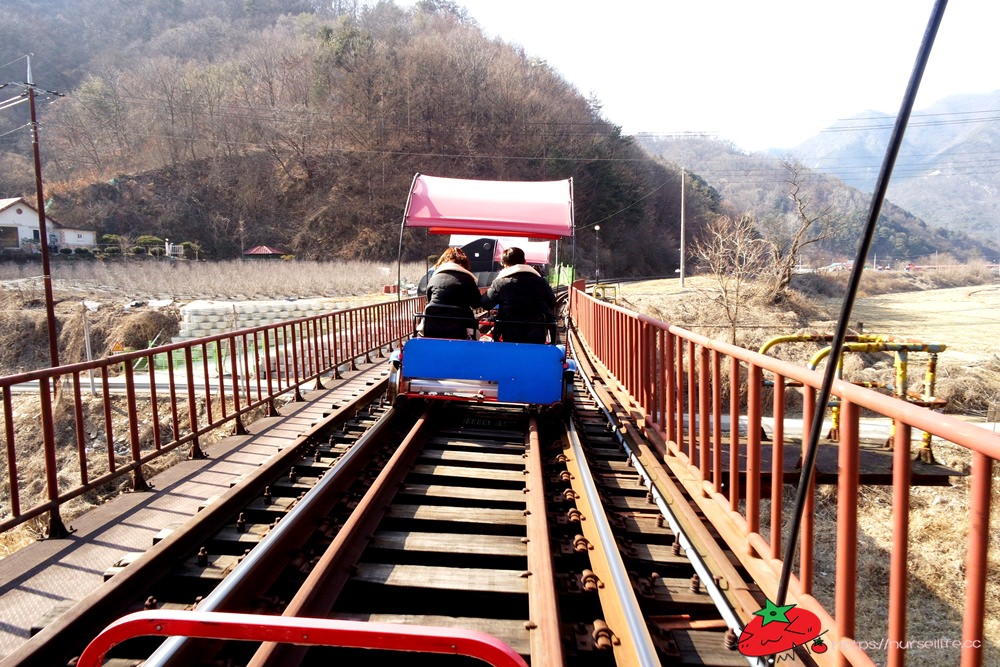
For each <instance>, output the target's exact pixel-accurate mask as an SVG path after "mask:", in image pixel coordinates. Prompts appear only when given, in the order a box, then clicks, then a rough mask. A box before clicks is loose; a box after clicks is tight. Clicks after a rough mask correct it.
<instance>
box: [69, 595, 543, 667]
mask: <svg viewBox="0 0 1000 667" xmlns="http://www.w3.org/2000/svg"><path fill="white" fill-rule="evenodd" d="M142 636H155V637H174V636H182V637H200V638H206V639H229V640H236V641H254V642H278V643H287V644H301V645H308V646H341V647H348V648H367V649H380V650H383V651H411V652H420V653H436V654H442V655H463V656H469V657H472V658H478V659H479V660H482V661H483V662H485V663H486V664H488V665H495V666H496V667H528V663H526V662H525V661H524V659H523V658H521V656H520V655H518V654H517V652H516V651H515V650H514V649H512V648H511V647H509V646H507V645H506V644H504V643H503V642H502V641H500V640H499V639H497V638H496V637H493V636H492V635H488V634H486V633H484V632H477V631H475V630H465V629H463V628H441V627H435V626H427V625H404V624H391V623H369V622H362V621H340V620H331V619H326V618H302V617H298V618H293V617H287V616H263V615H258V614H229V613H223V612H204V611H170V610H165V609H160V610H157V611H144V612H136V613H134V614H130V615H128V616H125V617H123V618H120V619H118V620H117V621H115V622H114V623H112V624H111V625H110V626H108V627H107V628H105V629H104V630H103V631H102V632H101V634H99V635H98V636H97V637H96V638H94V640H93V641H91V643H90V644H89V645H88V646H87V648H86V649H85V650H84V652H83V654H82V655H81V656H80V659H79V661H78V662H77V664H78V665H79V666H80V667H98V666H99V665H101V664H102V663H103V660H104V657H105V655H107V653H108V651H109V650H111V649H112V648H113V647H114V646H115V645H116V644H120V643H121V642H123V641H125V640H126V639H132V638H133V637H142Z"/></svg>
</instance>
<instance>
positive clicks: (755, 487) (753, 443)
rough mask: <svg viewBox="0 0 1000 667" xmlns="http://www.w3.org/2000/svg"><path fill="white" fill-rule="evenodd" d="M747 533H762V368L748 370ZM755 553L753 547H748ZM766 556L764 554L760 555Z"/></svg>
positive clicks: (752, 365)
mask: <svg viewBox="0 0 1000 667" xmlns="http://www.w3.org/2000/svg"><path fill="white" fill-rule="evenodd" d="M747 370H748V372H747V505H746V507H747V511H746V518H747V531H748V532H749V533H750V534H751V535H752V534H754V533H759V532H760V475H761V472H762V470H761V466H760V460H761V459H760V418H761V411H762V405H761V403H762V401H761V385H762V384H763V382H762V381H763V378H762V377H761V369H760V366H758V365H756V364H751V365H750V368H749V369H747ZM748 548H749V549H750V550H751V554H752V553H753V549H754V548H753V547H752V546H749V545H748ZM760 555H761V556H764V554H760Z"/></svg>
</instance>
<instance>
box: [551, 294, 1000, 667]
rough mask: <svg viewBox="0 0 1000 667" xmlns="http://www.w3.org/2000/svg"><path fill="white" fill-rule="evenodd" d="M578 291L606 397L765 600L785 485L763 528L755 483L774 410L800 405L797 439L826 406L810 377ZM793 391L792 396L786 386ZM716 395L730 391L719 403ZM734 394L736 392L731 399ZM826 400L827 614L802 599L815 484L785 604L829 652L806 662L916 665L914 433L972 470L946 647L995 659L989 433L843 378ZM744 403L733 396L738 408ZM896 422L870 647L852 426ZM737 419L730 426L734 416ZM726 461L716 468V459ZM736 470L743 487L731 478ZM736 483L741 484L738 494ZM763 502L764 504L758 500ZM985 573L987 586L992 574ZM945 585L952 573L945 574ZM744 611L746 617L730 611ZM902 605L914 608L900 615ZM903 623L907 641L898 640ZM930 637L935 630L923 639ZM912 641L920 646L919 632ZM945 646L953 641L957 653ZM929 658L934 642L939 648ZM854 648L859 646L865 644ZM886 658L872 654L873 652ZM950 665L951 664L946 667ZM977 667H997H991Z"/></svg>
mask: <svg viewBox="0 0 1000 667" xmlns="http://www.w3.org/2000/svg"><path fill="white" fill-rule="evenodd" d="M582 289H583V287H582V283H579V284H577V285H576V286H575V289H571V290H570V315H571V320H572V322H573V324H574V326H575V327H576V330H577V332H578V333H579V334H580V336H581V338H582V339H583V341H584V344H585V345H586V346H587V347H588V348H589V349H590V351H591V352H593V353H594V354H595V355H596V356H597V358H598V359H599V360H600V361H601V363H602V364H603V365H604V367H605V369H606V370H607V372H608V373H609V374H610V376H611V377H612V378H614V381H615V382H617V384H618V387H617V393H618V394H619V395H620V396H622V397H624V398H625V400H626V401H627V403H628V404H629V405H630V409H631V411H632V414H633V415H634V416H635V417H636V419H637V420H638V422H639V424H640V425H641V427H642V428H643V430H644V432H645V434H646V436H647V437H649V438H650V440H651V442H653V443H654V444H655V445H656V448H657V449H658V454H659V455H660V456H661V457H662V458H663V460H664V461H665V462H666V463H667V464H668V466H669V467H670V469H671V470H672V471H674V473H675V474H677V475H678V477H679V479H681V480H682V481H683V482H684V484H685V487H686V488H687V489H688V491H689V492H691V494H692V496H693V497H694V498H695V499H696V502H697V503H698V504H699V506H700V508H701V510H702V511H703V512H704V514H705V515H706V516H707V517H708V518H709V520H710V521H711V522H712V524H713V526H714V527H715V528H716V530H717V531H718V532H719V534H720V535H721V536H722V537H723V538H724V539H725V540H726V541H727V543H728V544H729V546H730V548H732V549H733V551H734V552H736V553H737V554H738V555H739V557H740V559H741V561H742V563H743V565H744V566H745V567H746V569H747V571H748V572H749V574H750V575H751V576H752V577H753V578H754V580H755V581H756V583H757V584H759V585H760V587H761V590H762V591H763V592H764V594H765V595H767V596H768V598H769V599H771V600H774V599H775V597H776V593H777V588H778V578H779V573H780V571H781V567H782V552H783V547H782V532H781V526H782V512H781V508H782V505H783V502H784V500H785V499H784V497H783V493H784V486H783V485H782V484H771V485H770V487H771V494H770V498H769V500H770V503H769V505H770V507H769V509H770V522H769V525H765V526H762V525H761V522H762V514H763V513H762V502H761V501H762V497H761V495H762V489H763V488H764V487H765V482H766V481H768V479H767V478H768V477H770V479H781V476H782V473H783V470H782V467H783V453H782V451H781V450H782V447H783V441H784V436H785V434H784V428H785V417H786V410H788V411H789V416H791V409H790V406H793V405H796V404H797V403H791V401H792V400H793V399H794V400H795V401H796V402H801V403H800V404H801V417H802V421H803V427H802V433H804V434H806V433H808V432H809V429H810V424H811V423H812V420H814V419H822V418H823V412H825V411H824V410H819V409H818V408H817V405H816V396H817V391H818V389H819V387H820V386H821V383H822V374H821V373H819V372H816V371H810V370H808V369H806V368H805V367H799V366H795V365H793V364H789V363H787V362H783V361H780V360H777V359H774V358H771V357H766V356H762V355H760V354H757V353H756V352H752V351H749V350H746V349H743V348H740V347H737V346H734V345H729V344H727V343H724V342H721V341H718V340H712V339H709V338H706V337H703V336H700V335H697V334H694V333H691V332H689V331H685V330H683V329H680V328H678V327H675V326H671V325H668V324H665V323H663V322H660V321H657V320H655V319H653V318H651V317H647V316H644V315H640V314H637V313H635V312H632V311H629V310H626V309H623V308H620V307H618V306H615V305H613V304H610V303H607V302H604V301H601V300H599V299H595V298H593V297H592V296H590V295H588V294H586V293H585V292H584V291H582ZM765 372H766V373H767V375H768V379H771V378H773V381H774V389H773V392H772V394H773V400H772V401H771V403H772V405H771V408H770V411H771V415H772V417H773V424H774V426H773V428H774V433H773V436H772V438H771V443H772V444H771V445H770V446H771V447H772V448H774V451H773V452H772V457H771V458H772V461H773V462H776V464H775V465H774V466H773V469H772V470H770V471H768V470H764V469H763V468H762V465H761V462H762V459H761V451H762V443H761V433H762V420H763V418H764V413H765V408H766V406H765V392H764V390H763V384H764V383H763V381H762V380H763V376H764V374H765ZM730 378H740V380H739V382H738V386H740V388H741V391H736V392H729V391H726V389H728V387H729V379H730ZM793 384H801V389H800V391H789V390H786V389H788V386H789V385H793ZM726 394H728V395H726ZM741 394H742V396H741ZM833 395H834V396H836V397H838V398H839V399H840V401H841V419H842V421H841V425H840V429H839V442H838V445H839V446H838V456H839V464H838V468H839V473H838V479H837V482H836V494H837V510H836V522H837V539H836V571H835V600H834V609H833V611H832V612H828V611H826V610H825V609H824V608H823V606H822V605H821V603H820V602H819V601H818V600H817V599H816V598H815V597H814V596H813V594H812V593H813V586H814V582H815V576H816V572H815V569H814V563H815V559H814V555H815V549H816V546H815V537H814V529H815V527H816V520H817V519H816V513H815V479H814V482H813V484H812V485H811V486H812V488H811V489H810V490H809V491H810V492H809V494H808V496H807V498H808V502H807V505H806V510H805V515H804V518H803V524H802V530H801V534H800V544H799V547H798V553H799V558H798V563H797V568H794V569H793V576H792V579H791V587H790V590H789V596H788V602H793V603H796V604H798V605H799V606H801V607H802V608H805V609H808V610H810V611H813V612H814V613H816V614H817V615H818V616H819V618H820V620H821V622H822V624H823V627H824V628H826V629H828V630H829V631H830V633H829V635H828V636H826V637H824V639H826V640H827V642H826V644H827V646H828V647H829V650H828V651H827V652H826V653H824V654H823V655H818V654H814V655H813V658H814V659H816V660H817V661H819V662H821V663H823V664H836V665H874V664H876V663H875V662H874V661H873V659H872V657H871V656H869V655H868V653H869V652H870V653H872V655H873V656H875V657H878V658H879V661H880V663H881V659H882V655H884V656H885V658H886V659H887V661H888V662H887V663H882V664H888V665H893V666H899V665H903V664H904V661H905V659H906V656H907V652H908V648H909V649H910V650H909V654H910V658H911V662H912V663H913V664H921V656H920V655H919V651H914V650H912V649H914V648H915V647H916V645H915V642H914V641H909V640H908V638H910V637H914V636H917V635H915V634H914V632H915V631H919V628H920V620H922V619H919V618H918V622H917V624H916V625H915V626H912V627H911V626H908V624H907V620H908V619H907V602H908V595H907V587H908V584H909V581H908V570H909V563H908V559H909V558H911V557H913V556H912V554H910V553H909V543H910V542H909V527H910V523H909V522H910V484H911V433H912V432H913V431H914V430H915V429H919V430H922V431H925V432H928V433H931V434H932V435H933V436H935V437H937V438H940V439H942V440H946V441H949V442H952V443H955V444H956V445H959V446H961V447H964V448H965V449H967V450H968V451H969V452H970V455H971V459H972V463H971V468H970V473H969V474H970V477H969V480H968V481H969V485H968V487H969V488H968V494H969V497H968V501H969V507H970V512H969V516H956V517H955V531H954V539H955V540H961V539H965V540H966V553H967V556H966V560H965V564H964V581H960V582H956V584H957V585H961V586H964V591H965V603H964V611H963V613H962V619H963V628H962V638H961V640H958V639H956V638H950V639H949V638H944V639H941V638H938V637H935V640H940V641H945V640H947V641H948V643H949V645H950V647H952V648H958V650H960V652H961V665H962V667H979V666H981V665H983V664H984V654H986V652H987V650H991V651H992V653H991V654H990V655H991V656H992V657H991V660H993V661H995V660H997V659H998V658H997V657H996V655H997V652H1000V647H997V646H989V647H987V644H986V642H985V641H984V627H983V626H984V615H985V610H986V581H987V576H988V573H987V562H988V561H987V557H988V549H989V518H990V495H991V483H992V477H993V471H994V469H995V467H994V462H995V461H996V460H997V459H998V458H1000V435H998V434H996V433H993V432H991V431H988V430H986V429H984V428H981V427H979V426H976V425H974V424H970V423H967V422H964V421H960V420H958V419H956V418H953V417H950V416H947V415H943V414H940V413H937V412H934V411H932V410H929V409H926V408H922V407H918V406H915V405H911V404H909V403H907V402H905V401H902V400H898V399H896V398H892V397H889V396H886V395H883V394H880V393H878V392H876V391H873V390H870V389H866V388H862V387H859V386H856V385H853V384H850V383H848V382H843V381H839V380H838V381H836V382H835V384H834V386H833ZM741 399H742V400H741ZM862 410H866V411H869V412H868V413H867V414H872V413H874V414H876V415H882V416H884V417H888V418H891V419H892V420H894V421H895V433H894V443H893V454H892V460H893V465H892V468H893V472H892V480H893V481H892V516H893V527H892V548H891V553H890V554H889V555H888V556H887V558H888V559H889V590H888V597H887V603H886V607H885V610H884V611H885V616H884V617H883V618H887V619H888V630H887V636H885V637H883V638H881V639H880V640H879V641H878V642H877V643H878V647H877V648H875V649H874V650H873V649H872V645H873V644H874V643H876V642H867V641H856V639H855V638H856V637H857V636H858V635H857V631H858V629H859V628H858V627H857V626H858V623H857V618H856V613H857V602H858V586H859V585H861V586H864V585H865V582H864V581H859V580H858V500H859V486H860V485H859V446H860V444H861V442H860V437H859V425H860V415H861V411H862ZM737 417H738V418H737ZM741 423H742V424H744V425H745V426H743V431H744V433H745V439H744V440H745V442H744V444H743V447H744V450H745V462H741V460H740V457H739V453H740V451H739V450H740V446H741V445H740V443H741V439H740V429H741ZM724 458H725V460H724ZM741 466H742V467H743V468H744V469H745V475H746V476H745V483H744V484H742V485H741V476H740V474H739V471H740V469H741ZM741 487H742V488H741ZM764 500H768V499H766V498H765V499H764ZM989 576H990V577H992V578H993V580H994V581H995V580H996V577H997V572H996V571H992V572H990V573H989ZM956 578H957V577H956ZM737 611H739V612H741V613H742V614H744V619H745V620H749V618H748V617H747V616H746V614H750V613H752V612H753V611H756V610H754V609H749V610H737ZM911 611H916V610H912V609H911ZM908 628H909V631H910V632H909V633H908ZM935 634H937V633H936V632H935ZM921 639H922V640H926V639H929V638H927V637H922V638H921ZM956 645H957V646H956ZM924 648H925V649H927V650H936V649H940V648H943V646H941V645H940V642H939V643H938V644H934V645H932V646H931V647H930V648H927V647H926V646H925V647H924ZM863 649H867V651H866V650H863ZM883 651H884V652H885V653H884V654H883V653H882V652H883ZM956 662H957V660H956ZM988 664H995V663H994V662H989V663H988Z"/></svg>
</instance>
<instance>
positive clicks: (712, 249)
mask: <svg viewBox="0 0 1000 667" xmlns="http://www.w3.org/2000/svg"><path fill="white" fill-rule="evenodd" d="M768 255H769V244H768V242H767V241H765V240H764V239H762V238H761V237H760V234H759V233H758V232H757V220H756V219H755V218H754V217H753V216H751V215H750V214H746V213H745V214H744V215H743V216H742V217H740V218H739V219H738V220H733V219H732V218H730V217H729V216H720V217H718V218H716V219H715V220H713V221H711V222H709V223H708V225H706V226H705V228H704V229H703V230H702V232H701V235H700V236H699V238H698V239H697V240H696V241H695V244H694V256H695V257H696V258H697V259H698V260H699V262H700V263H701V264H703V265H704V266H705V268H707V269H708V270H709V271H710V272H711V274H712V275H713V276H714V277H715V279H716V281H718V283H719V296H718V299H717V301H718V303H719V305H720V306H721V307H722V310H723V312H724V313H725V316H726V321H727V322H728V323H729V340H730V342H731V343H733V344H734V345H735V344H736V327H737V323H738V322H739V319H740V314H741V313H742V311H743V309H744V307H745V306H746V302H747V300H748V299H750V298H751V297H753V296H756V295H757V294H758V293H760V291H762V284H761V283H760V282H759V281H758V280H757V279H758V278H759V277H760V276H761V274H762V273H763V272H764V271H765V270H766V267H767V263H768Z"/></svg>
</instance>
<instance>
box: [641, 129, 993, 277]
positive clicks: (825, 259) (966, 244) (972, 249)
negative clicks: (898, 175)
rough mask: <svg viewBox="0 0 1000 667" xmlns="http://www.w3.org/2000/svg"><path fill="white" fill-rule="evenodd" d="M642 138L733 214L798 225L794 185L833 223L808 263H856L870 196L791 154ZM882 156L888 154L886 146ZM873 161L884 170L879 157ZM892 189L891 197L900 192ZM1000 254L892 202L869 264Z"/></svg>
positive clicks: (698, 140)
mask: <svg viewBox="0 0 1000 667" xmlns="http://www.w3.org/2000/svg"><path fill="white" fill-rule="evenodd" d="M638 139H639V141H640V143H641V144H642V145H644V146H645V147H646V148H647V149H648V150H649V151H650V152H651V153H653V154H654V155H658V156H661V157H663V158H664V159H667V160H669V161H671V162H673V163H675V164H678V165H684V166H685V167H686V168H687V169H689V170H692V171H695V172H696V173H697V174H698V175H699V176H700V177H701V178H703V179H705V180H706V181H707V182H708V183H711V184H712V186H713V187H714V188H715V189H716V190H717V191H718V192H719V193H720V195H721V196H722V197H723V198H724V200H725V201H726V202H727V204H728V205H729V206H730V207H732V208H735V209H736V210H739V211H748V212H751V213H753V214H754V215H755V216H757V217H759V218H761V219H762V220H764V221H765V222H766V221H770V224H773V225H779V226H780V225H794V224H795V222H794V221H795V218H796V216H797V211H796V205H795V202H794V201H793V200H792V199H791V198H790V197H789V193H790V191H791V190H792V188H793V186H794V185H797V186H798V188H799V192H800V196H801V199H802V201H804V202H806V203H807V204H808V211H809V213H810V214H812V215H818V214H820V213H824V212H826V213H825V215H824V219H825V221H826V222H828V223H830V224H829V225H828V229H827V231H826V236H825V238H824V239H823V240H821V241H819V242H817V243H815V244H813V245H812V246H810V247H809V248H808V249H807V250H806V251H805V252H804V257H803V259H804V260H805V261H806V262H807V263H810V264H813V265H824V264H828V263H831V262H841V261H844V260H849V259H853V258H854V254H855V252H856V250H857V246H858V241H859V240H860V238H861V230H862V227H863V225H864V223H865V221H866V220H867V217H868V209H869V207H870V204H871V195H870V194H869V193H868V192H864V191H862V190H860V189H857V188H856V187H851V185H850V184H849V183H846V182H844V181H842V180H840V179H839V178H837V177H835V176H833V175H830V174H826V173H822V172H821V171H820V170H813V169H810V168H809V167H808V165H806V164H805V163H804V161H799V160H798V159H796V158H795V157H794V156H793V155H790V154H786V155H784V156H776V155H768V154H764V153H747V152H745V151H742V150H740V149H739V148H737V147H735V146H733V145H732V144H729V143H727V142H723V141H719V140H717V139H713V138H709V137H684V138H662V137H644V136H640V137H639V138H638ZM872 150H873V151H874V150H875V149H874V148H873V149H872ZM879 150H881V151H884V150H885V146H884V142H883V144H882V146H881V147H880V149H879ZM873 155H874V154H873ZM872 159H874V160H875V163H876V164H880V162H881V155H877V156H874V157H873V158H872ZM876 171H877V169H876ZM894 179H895V176H894ZM895 187H896V186H895V185H894V186H893V190H892V191H891V192H890V196H891V195H892V192H896V190H895ZM998 252H1000V247H998V246H997V245H996V244H991V243H989V242H987V241H984V240H983V239H976V238H972V237H970V236H969V235H967V234H965V233H963V232H960V231H953V230H950V229H947V228H944V227H940V226H931V225H928V224H927V223H926V222H925V221H924V220H923V219H921V218H918V217H916V216H914V215H913V214H912V213H910V212H909V211H908V210H906V209H904V208H901V207H900V206H897V205H896V203H894V201H892V200H890V199H887V200H886V201H885V202H884V203H883V205H882V211H881V217H880V218H879V222H878V225H877V227H876V230H875V238H874V241H873V244H872V254H873V256H872V257H870V258H869V259H870V260H871V259H874V260H877V261H878V263H879V264H889V263H891V262H897V263H898V262H909V261H915V262H929V261H932V260H931V258H932V257H934V256H935V254H937V255H939V256H940V255H950V256H951V257H952V258H954V259H957V260H962V261H964V260H972V259H988V260H990V261H995V259H996V257H997V253H998ZM879 258H881V259H879Z"/></svg>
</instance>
